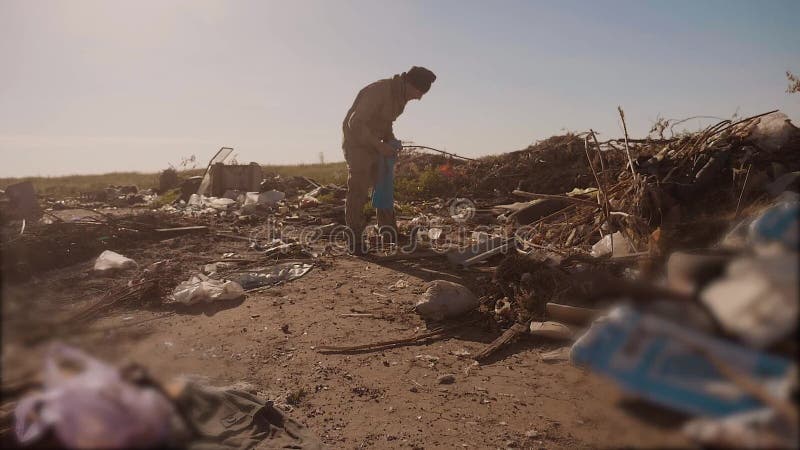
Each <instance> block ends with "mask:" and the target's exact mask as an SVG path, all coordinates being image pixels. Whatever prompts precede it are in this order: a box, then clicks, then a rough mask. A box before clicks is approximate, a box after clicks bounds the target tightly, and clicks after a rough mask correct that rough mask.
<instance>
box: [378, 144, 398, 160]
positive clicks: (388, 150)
mask: <svg viewBox="0 0 800 450" xmlns="http://www.w3.org/2000/svg"><path fill="white" fill-rule="evenodd" d="M378 153H380V154H381V155H383V156H385V157H387V158H395V157H397V151H395V149H394V148H393V147H392V146H391V145H389V144H387V143H386V142H381V143H380V144H379V145H378Z"/></svg>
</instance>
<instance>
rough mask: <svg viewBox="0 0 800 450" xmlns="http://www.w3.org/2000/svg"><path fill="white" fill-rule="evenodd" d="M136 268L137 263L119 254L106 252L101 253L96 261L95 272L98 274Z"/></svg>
mask: <svg viewBox="0 0 800 450" xmlns="http://www.w3.org/2000/svg"><path fill="white" fill-rule="evenodd" d="M134 267H136V261H134V260H132V259H130V258H126V257H125V256H122V255H120V254H119V253H117V252H112V251H111V250H105V251H103V253H100V256H98V257H97V259H96V260H95V261H94V270H95V271H97V272H106V271H109V270H115V269H119V270H124V269H132V268H134Z"/></svg>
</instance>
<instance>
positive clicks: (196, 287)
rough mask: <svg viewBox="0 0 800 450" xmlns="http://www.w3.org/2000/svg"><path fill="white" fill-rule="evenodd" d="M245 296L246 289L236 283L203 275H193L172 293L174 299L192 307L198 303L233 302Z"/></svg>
mask: <svg viewBox="0 0 800 450" xmlns="http://www.w3.org/2000/svg"><path fill="white" fill-rule="evenodd" d="M242 295H244V289H242V286H241V285H240V284H239V283H237V282H235V281H222V280H214V279H211V278H209V277H207V276H205V275H203V274H197V275H193V276H192V278H191V279H189V281H184V282H182V283H181V284H179V285H178V286H176V287H175V290H173V291H172V299H173V300H174V301H176V302H178V303H183V304H185V305H192V304H195V303H197V302H211V301H214V300H232V299H235V298H239V297H241V296H242Z"/></svg>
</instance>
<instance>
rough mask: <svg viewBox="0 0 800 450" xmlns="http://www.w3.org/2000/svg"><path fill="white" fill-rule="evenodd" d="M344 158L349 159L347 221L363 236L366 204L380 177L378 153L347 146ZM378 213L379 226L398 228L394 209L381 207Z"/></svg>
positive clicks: (345, 211) (355, 231) (345, 215)
mask: <svg viewBox="0 0 800 450" xmlns="http://www.w3.org/2000/svg"><path fill="white" fill-rule="evenodd" d="M344 159H345V160H346V161H347V198H346V202H345V209H344V217H345V223H346V224H347V226H348V227H350V229H351V230H353V233H355V235H356V236H361V235H362V234H363V232H364V228H365V227H366V217H365V216H364V205H365V204H366V203H367V202H368V201H369V190H370V189H371V188H374V187H375V182H376V181H377V177H378V154H377V153H376V152H375V151H373V150H370V149H368V148H364V147H346V148H345V149H344ZM376 214H377V216H378V226H379V227H382V226H389V227H392V228H394V229H395V230H397V224H396V222H395V215H394V209H379V210H377V211H376ZM359 242H360V241H359Z"/></svg>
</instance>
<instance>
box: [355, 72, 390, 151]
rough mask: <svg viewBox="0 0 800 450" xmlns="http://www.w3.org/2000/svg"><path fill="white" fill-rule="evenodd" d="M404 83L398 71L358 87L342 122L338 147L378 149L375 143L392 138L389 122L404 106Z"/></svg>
mask: <svg viewBox="0 0 800 450" xmlns="http://www.w3.org/2000/svg"><path fill="white" fill-rule="evenodd" d="M405 89H406V85H405V80H403V78H402V77H401V76H400V75H395V76H393V77H392V78H386V79H384V80H378V81H376V82H374V83H372V84H370V85H369V86H367V87H365V88H364V89H362V90H361V91H360V92H359V93H358V95H357V96H356V99H355V101H354V102H353V106H351V107H350V110H349V111H347V116H345V118H344V123H343V124H342V131H343V133H344V140H343V142H342V148H343V149H347V148H354V147H364V148H368V149H370V150H372V151H377V150H378V143H380V142H381V141H386V140H390V139H395V137H394V130H393V129H392V124H393V122H394V121H395V119H397V117H398V116H399V115H400V114H402V113H403V109H405V107H406V92H405Z"/></svg>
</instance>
